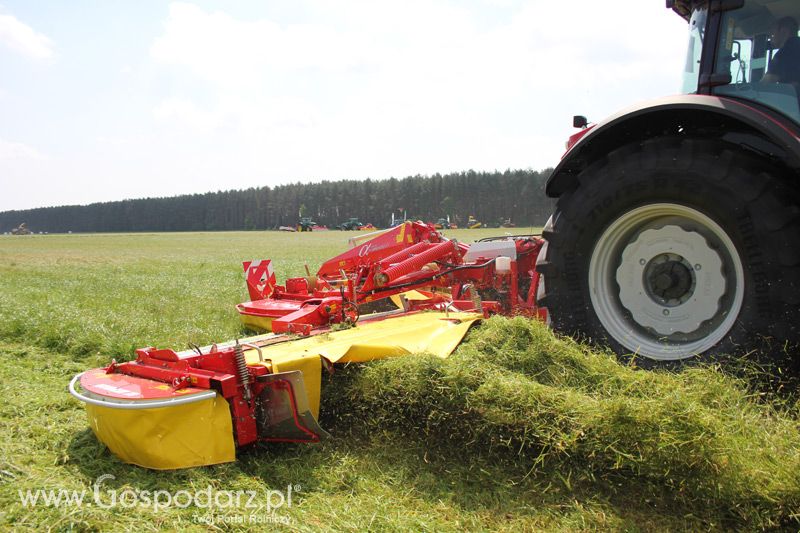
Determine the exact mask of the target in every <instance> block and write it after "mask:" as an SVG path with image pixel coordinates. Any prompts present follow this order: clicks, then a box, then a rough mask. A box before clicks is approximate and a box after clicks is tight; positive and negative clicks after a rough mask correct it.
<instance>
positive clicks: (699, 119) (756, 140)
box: [545, 94, 800, 198]
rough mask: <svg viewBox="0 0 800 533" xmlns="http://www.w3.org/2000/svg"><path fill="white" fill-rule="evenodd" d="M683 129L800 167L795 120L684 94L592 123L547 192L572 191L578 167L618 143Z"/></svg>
mask: <svg viewBox="0 0 800 533" xmlns="http://www.w3.org/2000/svg"><path fill="white" fill-rule="evenodd" d="M681 132H686V133H687V134H694V135H697V136H704V137H709V136H716V137H719V138H726V139H727V140H729V141H730V142H737V143H741V144H743V145H747V146H748V147H750V148H751V149H753V150H755V151H757V152H759V153H761V154H763V155H765V156H767V157H771V158H773V159H777V160H779V161H781V162H782V163H783V164H784V165H786V166H787V167H789V168H790V169H792V170H793V171H794V172H795V173H798V172H799V171H800V128H799V127H798V125H797V124H794V123H793V122H791V121H790V120H789V119H786V118H784V117H782V116H781V115H780V114H778V113H776V112H774V111H770V110H769V109H768V108H766V107H762V106H760V105H758V104H755V103H752V102H746V103H745V102H744V101H742V100H734V99H732V98H723V97H718V96H708V95H697V94H688V95H677V96H668V97H664V98H659V99H657V100H651V101H648V102H643V103H640V104H638V105H635V106H633V107H630V108H627V109H624V110H622V111H620V112H619V113H617V114H615V115H612V116H611V117H609V118H607V119H606V120H604V121H602V122H600V123H598V124H596V125H595V126H593V127H590V128H589V129H588V130H587V131H586V133H585V134H584V135H583V136H582V137H580V139H578V140H577V142H575V144H574V145H572V146H571V147H570V148H569V149H568V151H567V152H566V153H565V154H564V156H563V157H562V159H561V162H560V163H559V164H558V165H557V166H556V168H555V169H554V170H553V172H552V174H550V177H549V178H548V180H547V183H546V184H545V192H546V193H547V196H549V197H551V198H557V197H559V196H561V195H562V194H563V193H564V192H566V191H569V190H571V189H573V188H574V187H576V186H577V184H578V182H577V176H578V174H579V173H580V172H581V171H583V170H584V169H585V168H586V167H588V166H589V165H591V164H592V163H593V162H594V161H596V160H597V159H599V158H601V157H604V156H605V155H606V154H608V153H610V152H612V151H613V150H615V149H617V148H619V147H621V146H624V145H626V144H629V143H632V142H636V141H640V142H641V141H645V140H647V139H651V138H654V137H658V136H661V135H675V134H680V133H681Z"/></svg>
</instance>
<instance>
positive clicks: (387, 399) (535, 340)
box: [333, 318, 800, 527]
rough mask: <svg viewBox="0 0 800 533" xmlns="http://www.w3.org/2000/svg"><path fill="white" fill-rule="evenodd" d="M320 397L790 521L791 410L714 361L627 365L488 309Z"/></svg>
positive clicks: (438, 433) (450, 445)
mask: <svg viewBox="0 0 800 533" xmlns="http://www.w3.org/2000/svg"><path fill="white" fill-rule="evenodd" d="M333 394H336V393H335V392H334V393H333ZM334 401H336V402H338V405H340V406H341V405H345V406H347V407H346V408H338V411H337V410H336V409H337V408H334V409H333V410H334V412H335V413H336V414H335V416H334V418H339V419H348V418H350V417H352V419H353V420H363V419H368V420H369V425H370V426H373V427H376V428H377V427H380V428H391V429H392V430H393V431H394V432H396V433H397V434H400V435H403V437H404V438H412V439H415V440H418V441H420V442H423V443H424V444H425V445H426V446H427V447H428V448H429V449H430V450H437V451H438V453H439V454H441V455H442V456H447V455H448V454H462V455H463V454H465V453H466V454H469V455H473V456H482V457H494V458H498V459H499V460H502V461H507V462H510V463H511V464H512V465H515V466H516V467H517V469H518V471H519V472H528V473H536V472H538V473H542V472H546V473H549V474H548V475H557V476H559V477H563V478H564V479H573V480H597V479H606V480H609V479H613V480H616V481H617V483H621V484H623V485H624V484H628V483H632V482H634V485H635V486H637V487H640V486H641V485H642V484H645V485H648V484H649V485H652V486H653V487H652V489H653V490H654V491H656V490H657V489H658V488H665V489H667V490H668V491H669V492H670V493H671V494H672V495H673V497H674V498H675V500H676V501H680V502H681V503H682V504H684V505H686V506H687V507H688V508H691V509H695V510H696V512H700V513H702V512H705V513H710V514H714V515H717V516H719V517H721V519H723V520H726V521H728V523H729V524H731V525H737V526H740V527H741V526H742V525H747V526H749V527H780V526H786V525H788V524H794V525H795V526H796V525H797V524H798V512H800V432H799V431H798V425H797V419H796V417H795V416H794V414H793V413H790V412H786V411H779V410H776V409H775V408H773V407H771V406H769V405H765V404H763V403H760V402H758V401H756V399H755V398H754V397H753V395H752V394H751V393H750V392H749V389H748V387H747V386H746V384H745V383H744V382H742V381H741V380H739V379H736V378H732V377H730V376H726V375H724V374H723V373H722V372H720V371H719V370H718V369H715V368H693V369H688V370H686V371H684V372H682V373H677V374H675V373H667V372H645V371H640V370H635V369H632V368H629V367H625V366H623V365H620V364H619V363H618V362H617V361H616V360H615V359H614V358H613V357H611V356H610V355H609V354H605V353H598V352H596V351H594V350H591V349H589V348H587V347H585V346H582V345H580V344H578V343H575V342H574V341H571V340H568V339H560V338H557V337H555V336H554V335H552V333H551V332H550V331H548V330H547V329H546V328H545V327H544V326H543V325H541V324H539V323H536V322H531V321H529V320H526V319H523V318H514V319H504V318H496V319H492V320H489V321H488V322H487V323H486V324H484V325H483V326H482V327H481V328H479V329H477V330H474V331H473V332H472V333H471V335H470V338H469V340H468V341H467V342H466V343H465V344H463V345H462V346H461V347H459V349H458V350H457V352H456V353H455V354H454V355H453V356H451V357H450V358H449V359H439V358H436V357H433V356H430V357H407V358H402V359H393V360H389V361H381V362H377V363H373V364H371V365H368V366H367V367H366V368H365V369H364V370H363V372H361V373H359V374H357V375H356V376H355V377H354V378H352V379H351V380H350V382H349V383H346V384H345V388H344V390H342V391H341V392H340V393H339V395H338V397H337V398H336V400H334Z"/></svg>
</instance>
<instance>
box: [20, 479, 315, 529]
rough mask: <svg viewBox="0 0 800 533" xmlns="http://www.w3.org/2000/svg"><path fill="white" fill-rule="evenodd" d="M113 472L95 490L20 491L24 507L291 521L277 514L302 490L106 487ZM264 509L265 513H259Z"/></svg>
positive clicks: (205, 519) (208, 520)
mask: <svg viewBox="0 0 800 533" xmlns="http://www.w3.org/2000/svg"><path fill="white" fill-rule="evenodd" d="M115 479H116V476H114V475H113V474H103V475H102V476H100V477H98V478H97V479H96V480H95V482H94V484H93V485H92V490H91V493H90V492H88V491H87V490H85V489H84V490H72V489H35V490H31V489H28V490H25V491H22V490H18V491H17V492H18V494H19V499H20V503H21V504H22V506H23V507H36V506H40V505H42V506H46V507H84V506H87V507H100V508H101V509H115V508H120V507H121V508H128V509H129V508H134V507H140V508H149V509H151V510H152V511H154V512H158V511H162V510H164V509H170V508H178V509H187V508H196V509H199V510H202V511H204V512H207V513H208V514H200V513H195V514H194V515H192V519H193V521H194V522H196V523H204V524H208V523H220V522H229V523H248V524H250V523H285V522H287V521H291V520H290V518H289V517H287V516H281V515H277V514H276V512H277V511H280V510H282V509H291V507H292V498H293V497H296V494H297V493H298V492H299V491H300V490H301V487H300V485H291V484H290V485H287V486H286V489H285V490H276V489H271V490H267V491H257V490H222V489H216V488H214V487H212V486H211V485H208V486H206V487H205V488H204V489H196V490H191V491H190V490H185V489H181V490H177V491H174V492H171V491H168V490H163V489H159V490H148V489H139V488H136V487H131V486H124V485H123V486H122V487H120V488H105V489H104V485H106V486H107V485H108V482H110V481H114V480H115ZM220 510H227V511H237V512H242V511H244V512H251V513H254V514H251V515H240V514H233V513H232V514H230V515H220V514H218V511H220ZM256 512H260V513H262V514H255V513H256Z"/></svg>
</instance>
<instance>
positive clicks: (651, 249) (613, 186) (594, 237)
mask: <svg viewBox="0 0 800 533" xmlns="http://www.w3.org/2000/svg"><path fill="white" fill-rule="evenodd" d="M784 174H785V171H782V170H781V169H780V167H777V166H776V165H774V164H772V163H770V162H768V161H766V160H764V159H762V158H760V157H758V156H756V155H755V154H752V153H749V152H746V151H745V150H744V149H742V148H741V147H739V146H735V145H732V144H727V143H723V142H720V141H717V140H704V139H686V138H682V137H669V138H660V139H654V140H650V141H646V142H644V143H634V144H631V145H628V146H625V147H623V148H620V149H618V150H616V151H614V152H612V153H610V154H608V155H607V156H606V157H605V158H602V159H601V160H599V161H596V162H595V163H593V164H592V165H590V166H589V167H587V168H586V169H585V170H584V171H582V172H581V173H580V174H579V175H578V185H577V186H576V187H575V188H574V189H573V190H572V191H569V192H567V193H565V194H563V195H562V196H561V197H560V198H559V200H558V203H557V206H556V211H555V213H554V214H553V216H552V217H551V219H550V221H549V222H548V225H547V226H546V228H545V231H544V237H545V239H546V240H547V244H546V247H545V249H544V250H543V251H542V253H541V254H540V257H539V260H538V264H537V270H538V271H539V272H540V273H541V274H542V279H543V280H544V281H543V285H542V286H541V287H540V291H539V296H540V298H539V305H541V306H542V307H546V308H547V309H548V311H549V316H550V317H551V321H552V324H553V326H554V327H555V328H556V329H557V330H560V331H563V332H567V333H570V334H577V335H579V336H582V337H584V338H588V339H589V340H591V341H594V342H597V343H602V344H607V345H610V346H611V348H612V349H613V350H614V351H615V352H617V353H620V354H626V353H633V354H636V355H638V356H644V357H646V358H648V359H650V360H652V361H655V362H668V361H676V360H683V359H687V358H690V357H692V356H695V355H698V354H706V355H715V354H730V353H736V352H742V351H744V350H746V349H748V348H750V347H757V348H760V349H762V350H763V349H764V348H765V346H767V345H769V343H768V342H765V340H766V341H768V340H769V339H776V340H779V341H780V342H776V343H772V345H773V346H779V345H781V344H782V343H783V342H785V341H790V342H797V341H798V338H800V335H798V325H797V324H796V322H797V312H798V307H799V304H800V209H798V205H800V204H798V189H797V186H796V185H795V184H792V185H790V183H791V182H790V181H789V179H788V177H786V176H785V175H784ZM767 349H768V348H767ZM768 350H769V349H768Z"/></svg>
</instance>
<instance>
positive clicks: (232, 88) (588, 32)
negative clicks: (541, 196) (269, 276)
mask: <svg viewBox="0 0 800 533" xmlns="http://www.w3.org/2000/svg"><path fill="white" fill-rule="evenodd" d="M486 1H487V2H491V3H495V4H497V5H498V8H499V9H504V10H505V11H503V13H502V16H497V17H495V18H494V19H493V20H491V21H487V20H484V19H483V18H481V17H482V16H484V15H485V14H486V12H485V11H478V10H475V9H473V8H470V7H469V6H468V5H467V4H459V3H455V2H447V1H441V0H406V1H404V2H402V3H398V2H383V1H377V0H341V1H337V2H336V3H330V2H328V1H327V0H306V1H305V2H303V3H302V4H301V5H302V6H303V9H304V11H303V13H302V16H296V17H295V19H294V20H298V21H302V23H293V24H286V23H278V22H276V21H274V20H267V19H262V20H241V19H237V18H235V17H233V16H231V15H230V14H227V13H224V12H221V11H208V10H205V9H204V8H201V7H198V6H195V5H192V4H187V3H173V4H171V5H170V9H169V15H168V17H167V19H166V21H165V23H164V31H163V33H162V35H161V36H160V37H159V38H158V39H156V40H155V41H154V43H153V45H152V46H151V49H150V53H151V57H152V58H153V59H154V60H155V62H156V63H157V64H158V65H159V66H160V68H161V69H162V72H163V73H164V74H166V75H167V77H168V79H169V80H174V79H181V80H183V81H184V83H185V84H186V83H187V82H188V84H192V83H194V84H196V85H197V86H198V87H199V88H200V89H201V90H200V91H198V92H197V93H193V92H191V91H187V90H186V89H185V88H184V89H183V92H182V93H180V96H178V95H177V94H176V95H169V96H168V97H166V98H165V99H164V101H163V102H162V103H161V104H159V105H158V106H157V107H156V109H155V110H154V116H155V117H156V118H157V119H158V120H159V124H160V125H161V126H162V127H163V128H165V129H169V128H183V129H184V131H186V130H190V131H191V132H194V133H197V134H199V135H204V136H206V137H205V138H204V139H203V140H202V141H201V140H199V139H197V138H192V137H191V136H189V137H186V136H178V135H176V136H175V138H180V139H181V142H182V143H184V144H185V145H186V146H189V144H190V143H192V142H195V143H200V142H213V141H212V139H214V135H218V137H216V139H217V140H218V143H217V145H218V146H219V149H218V150H215V153H214V156H215V157H217V156H219V157H223V158H224V157H225V156H221V155H220V154H221V153H222V152H223V151H224V150H226V149H227V150H228V152H227V153H228V157H229V158H230V159H231V160H234V159H235V160H236V162H237V165H239V168H240V169H241V173H242V174H246V175H261V176H264V177H266V178H270V177H272V178H274V179H281V180H284V181H285V180H287V179H303V178H316V179H319V178H340V177H353V178H363V177H367V176H371V177H387V176H390V175H394V176H405V175H409V174H416V173H430V172H437V171H443V172H446V171H452V170H460V169H466V168H474V169H478V170H483V169H486V170H491V169H494V168H500V169H504V168H508V167H511V168H526V167H533V168H544V167H546V166H551V165H554V164H555V163H556V162H557V160H558V157H559V156H560V155H561V153H562V152H563V146H564V141H565V140H566V138H567V136H568V135H570V134H571V133H573V130H572V128H571V127H570V124H571V116H572V115H573V114H577V113H581V114H586V115H588V116H589V118H590V119H593V120H600V119H602V118H603V117H604V116H606V115H608V114H610V113H612V112H614V111H616V110H618V109H620V108H622V107H625V106H627V105H629V104H632V103H634V102H636V101H640V100H643V99H646V98H650V97H655V96H659V95H662V94H669V93H671V92H673V91H674V90H675V89H676V87H677V86H678V83H677V80H678V79H679V74H680V70H681V57H682V55H683V54H682V44H683V41H684V38H683V32H682V31H681V29H680V26H681V25H682V24H684V23H682V22H681V21H680V20H679V19H678V17H676V16H674V15H673V14H671V13H670V12H669V11H668V10H667V9H664V8H663V6H661V5H657V6H653V5H650V3H642V2H637V1H631V2H628V3H626V4H625V6H624V9H617V10H614V11H613V12H610V11H609V10H608V7H607V5H605V4H604V3H602V2H581V3H580V10H581V16H580V17H575V16H574V15H575V13H574V12H575V9H576V8H575V6H574V5H573V4H571V3H568V2H561V3H553V2H550V1H543V0H531V1H528V2H520V3H514V2H513V1H509V2H506V0H486ZM645 4H647V5H645ZM509 6H510V7H509ZM642 21H655V22H653V23H651V22H648V23H643V22H642ZM223 145H225V147H223ZM234 147H235V148H234ZM201 156H202V154H201ZM209 157H210V156H209Z"/></svg>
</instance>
